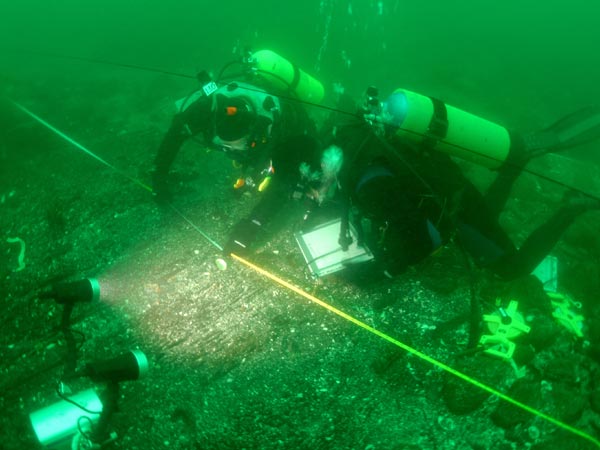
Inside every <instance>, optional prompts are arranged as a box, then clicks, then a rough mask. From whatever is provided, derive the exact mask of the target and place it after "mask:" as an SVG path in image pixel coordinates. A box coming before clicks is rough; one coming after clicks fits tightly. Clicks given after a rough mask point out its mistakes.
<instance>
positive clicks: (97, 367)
mask: <svg viewBox="0 0 600 450" xmlns="http://www.w3.org/2000/svg"><path fill="white" fill-rule="evenodd" d="M148 367H149V364H148V358H146V355H145V354H144V353H143V352H141V351H140V350H131V351H129V352H127V353H123V354H122V355H119V356H116V357H114V358H111V359H106V360H102V361H94V362H91V363H88V364H86V365H85V367H84V369H83V370H82V372H81V373H79V375H81V376H86V377H90V379H92V380H93V381H97V382H102V381H109V382H119V381H133V380H138V379H140V378H143V377H144V376H145V375H146V374H147V373H148Z"/></svg>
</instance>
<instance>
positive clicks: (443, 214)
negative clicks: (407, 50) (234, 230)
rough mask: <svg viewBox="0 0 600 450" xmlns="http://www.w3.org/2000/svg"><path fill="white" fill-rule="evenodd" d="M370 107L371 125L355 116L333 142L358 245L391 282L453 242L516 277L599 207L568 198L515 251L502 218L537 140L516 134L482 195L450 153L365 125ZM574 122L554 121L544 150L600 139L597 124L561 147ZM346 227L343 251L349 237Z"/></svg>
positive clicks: (536, 152)
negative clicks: (341, 152) (342, 159)
mask: <svg viewBox="0 0 600 450" xmlns="http://www.w3.org/2000/svg"><path fill="white" fill-rule="evenodd" d="M369 109H370V108H369V105H367V106H365V107H363V108H362V109H361V111H360V112H359V114H358V116H362V117H366V118H367V121H365V120H363V121H362V122H361V120H360V119H358V118H357V119H355V120H353V121H350V122H348V121H347V123H346V124H344V125H343V126H338V127H337V129H336V139H335V141H336V144H337V145H339V146H340V147H341V148H342V149H343V150H344V155H345V161H346V162H345V163H344V168H343V169H342V171H341V174H340V180H341V184H342V186H346V192H345V196H346V198H347V203H348V207H347V208H346V209H347V210H348V212H351V210H354V214H352V216H353V222H354V225H355V226H356V228H357V231H358V239H359V241H362V242H364V243H366V244H367V246H368V247H369V248H370V249H371V251H372V252H373V253H374V255H375V259H376V267H377V270H378V271H379V272H382V273H384V274H385V275H387V276H388V277H391V276H393V275H395V274H398V273H401V272H403V271H404V270H406V268H407V267H409V266H410V265H413V264H416V263H418V262H419V261H421V260H423V259H424V258H426V257H427V256H428V255H431V254H432V253H434V252H435V251H436V250H437V249H438V248H440V247H441V246H442V245H443V244H444V243H446V242H448V241H449V240H450V239H451V238H453V237H456V238H458V241H459V243H460V245H462V247H463V248H464V249H465V250H466V251H467V252H468V253H469V254H470V255H471V256H472V257H473V259H474V261H475V263H476V264H477V265H478V266H480V267H485V268H488V269H489V270H491V271H492V272H494V273H495V274H497V275H499V276H500V277H502V278H504V279H515V278H517V277H520V276H524V275H527V274H530V273H531V272H532V271H533V270H534V269H535V267H536V266H537V265H538V264H539V263H540V262H541V261H542V260H543V259H544V257H545V256H546V255H548V254H549V252H550V251H551V250H552V248H553V247H554V245H555V244H556V242H557V241H558V240H559V238H560V237H561V235H562V234H563V233H564V231H565V230H566V229H567V227H569V225H570V224H571V223H572V222H573V221H574V220H575V218H577V217H578V216H579V215H580V214H582V213H584V212H586V211H588V210H590V209H600V201H599V200H597V199H594V198H591V197H586V196H584V195H580V194H578V193H568V194H567V195H565V197H564V198H563V202H562V205H561V208H560V209H559V210H558V211H557V212H556V213H554V214H553V215H552V216H551V217H550V218H549V219H548V221H547V222H546V223H545V224H543V225H542V226H541V227H539V228H538V229H537V230H535V231H534V232H533V233H532V234H531V235H530V236H529V238H528V239H527V240H526V241H525V242H524V243H523V245H522V246H521V247H520V248H519V249H517V248H516V247H515V245H514V243H513V242H512V240H511V239H510V238H509V237H508V235H507V234H506V232H505V231H504V230H503V229H502V227H501V226H500V225H499V222H498V219H499V216H500V214H501V212H502V210H503V209H504V206H505V204H506V201H507V199H508V197H509V195H510V191H511V188H512V185H513V183H514V181H515V180H516V179H517V178H518V176H519V175H520V173H521V171H522V169H523V167H524V165H525V164H526V163H527V162H528V161H529V160H530V159H531V158H532V157H535V156H538V155H539V154H542V153H543V147H542V146H541V145H540V139H537V138H536V136H533V134H532V135H530V136H526V137H525V138H522V137H519V136H517V135H516V134H514V133H511V136H510V138H511V141H512V143H511V145H510V151H509V152H508V156H507V158H506V160H505V161H504V163H503V164H502V165H501V166H500V168H499V170H498V175H497V177H496V179H495V181H494V182H493V183H492V184H491V186H490V187H489V189H488V190H487V192H486V193H485V194H481V193H480V192H479V191H478V190H477V189H476V187H475V186H474V185H473V184H472V183H471V182H470V181H469V180H468V179H467V178H466V177H465V176H464V175H463V173H462V171H461V169H460V167H459V166H458V165H457V164H456V163H455V162H454V161H452V159H451V158H450V157H449V156H448V155H446V154H443V153H440V152H438V151H434V150H431V147H432V142H431V140H424V141H423V142H421V143H419V144H415V143H414V142H410V141H406V140H401V139H399V138H398V137H397V136H396V134H395V129H394V127H388V126H382V122H383V120H382V122H377V121H375V122H371V123H368V122H370V120H368V119H369V118H372V117H373V114H371V113H370V111H369ZM380 112H381V111H379V113H380ZM592 114H597V113H595V112H592V111H588V112H586V113H585V114H583V118H586V120H588V121H589V120H590V117H591V116H592ZM378 117H383V116H378ZM576 123H577V121H576V120H575V117H574V115H573V117H571V116H568V117H567V118H565V119H562V120H561V121H559V122H557V124H558V125H560V127H559V126H558V125H557V126H556V127H555V128H554V129H552V128H549V129H547V130H544V131H543V133H542V135H541V137H542V138H543V139H544V141H545V142H546V144H545V145H546V147H545V149H546V152H548V151H556V150H560V149H561V148H565V147H568V146H571V145H574V144H575V143H581V142H589V141H591V140H593V139H596V138H597V137H598V126H596V128H595V130H593V132H592V131H590V130H589V129H585V130H584V131H585V133H586V135H585V136H582V135H581V133H579V134H576V135H573V134H572V133H570V132H567V131H565V132H564V133H563V135H564V136H569V137H570V139H569V141H568V142H567V141H565V142H562V143H560V142H558V141H557V139H558V138H560V136H559V134H560V131H564V130H561V127H563V128H564V126H566V125H569V127H571V130H569V131H572V129H573V128H577V127H573V126H572V125H574V124H576ZM599 123H600V122H599ZM580 131H581V130H580ZM555 134H556V136H555ZM433 144H435V143H433ZM350 205H351V207H350ZM345 228H346V227H344V226H342V232H341V235H340V244H341V245H342V246H343V245H344V241H346V240H347V239H348V237H347V235H346V234H345V233H346V230H345Z"/></svg>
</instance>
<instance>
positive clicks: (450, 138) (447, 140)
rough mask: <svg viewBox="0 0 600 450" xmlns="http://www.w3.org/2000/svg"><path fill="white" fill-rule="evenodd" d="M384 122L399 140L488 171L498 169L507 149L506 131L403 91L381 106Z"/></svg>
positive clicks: (463, 112) (423, 96)
mask: <svg viewBox="0 0 600 450" xmlns="http://www.w3.org/2000/svg"><path fill="white" fill-rule="evenodd" d="M384 121H385V122H386V123H389V124H391V125H394V126H397V127H398V130H397V131H396V135H397V136H399V137H401V138H402V139H408V140H411V141H413V142H416V143H424V144H428V146H429V148H431V149H433V150H437V151H440V152H444V153H448V154H450V155H452V156H457V157H459V158H462V159H465V160H467V161H471V162H474V163H476V164H480V165H483V166H485V167H488V168H490V169H495V168H498V167H499V166H501V165H502V163H504V161H506V159H507V157H508V154H509V151H510V148H511V138H510V133H509V132H508V130H507V129H506V128H504V127H502V126H500V125H497V124H495V123H493V122H490V121H488V120H486V119H482V118H481V117H477V116H475V115H473V114H470V113H468V112H465V111H462V110H460V109H458V108H455V107H453V106H450V105H447V104H445V103H443V102H442V101H440V100H437V99H434V98H431V97H427V96H425V95H421V94H417V93H415V92H411V91H408V90H406V89H396V90H395V91H394V92H393V93H392V95H391V96H390V97H389V98H388V99H387V100H386V102H384Z"/></svg>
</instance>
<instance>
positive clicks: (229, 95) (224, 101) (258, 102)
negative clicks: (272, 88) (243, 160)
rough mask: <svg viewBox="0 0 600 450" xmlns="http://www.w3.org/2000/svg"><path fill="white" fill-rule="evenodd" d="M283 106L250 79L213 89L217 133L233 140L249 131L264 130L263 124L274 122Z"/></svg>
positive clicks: (267, 125)
mask: <svg viewBox="0 0 600 450" xmlns="http://www.w3.org/2000/svg"><path fill="white" fill-rule="evenodd" d="M280 108H281V105H280V102H279V99H278V98H277V97H274V96H273V95H270V94H268V93H267V92H265V91H264V90H262V89H259V88H257V87H255V86H252V85H250V84H247V83H239V82H233V83H229V84H227V85H225V86H222V87H220V88H219V89H217V90H216V91H215V92H214V93H213V106H212V109H213V112H214V114H215V126H216V129H215V132H216V135H217V136H219V137H220V138H221V139H223V140H225V141H233V140H237V139H240V138H242V137H243V136H246V135H249V134H250V135H251V134H257V133H259V134H264V131H265V130H263V129H262V128H265V127H270V126H271V125H272V124H273V122H274V121H275V115H276V114H277V113H278V111H280ZM256 128H261V130H257V129H256Z"/></svg>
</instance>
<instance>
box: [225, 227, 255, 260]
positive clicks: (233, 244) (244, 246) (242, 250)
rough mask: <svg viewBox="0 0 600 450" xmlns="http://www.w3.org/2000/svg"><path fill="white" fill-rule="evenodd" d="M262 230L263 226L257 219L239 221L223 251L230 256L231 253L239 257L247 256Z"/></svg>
mask: <svg viewBox="0 0 600 450" xmlns="http://www.w3.org/2000/svg"><path fill="white" fill-rule="evenodd" d="M261 228H262V224H261V223H260V221H258V220H256V219H243V220H241V221H239V222H238V223H237V224H236V225H235V226H234V227H233V230H232V231H231V234H230V235H229V240H228V241H227V244H225V248H224V249H223V251H224V252H225V254H226V255H230V254H231V253H235V254H238V255H244V254H246V253H247V252H248V250H249V247H250V246H251V245H252V243H253V242H254V240H255V239H256V236H258V233H259V232H260V229H261Z"/></svg>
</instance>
